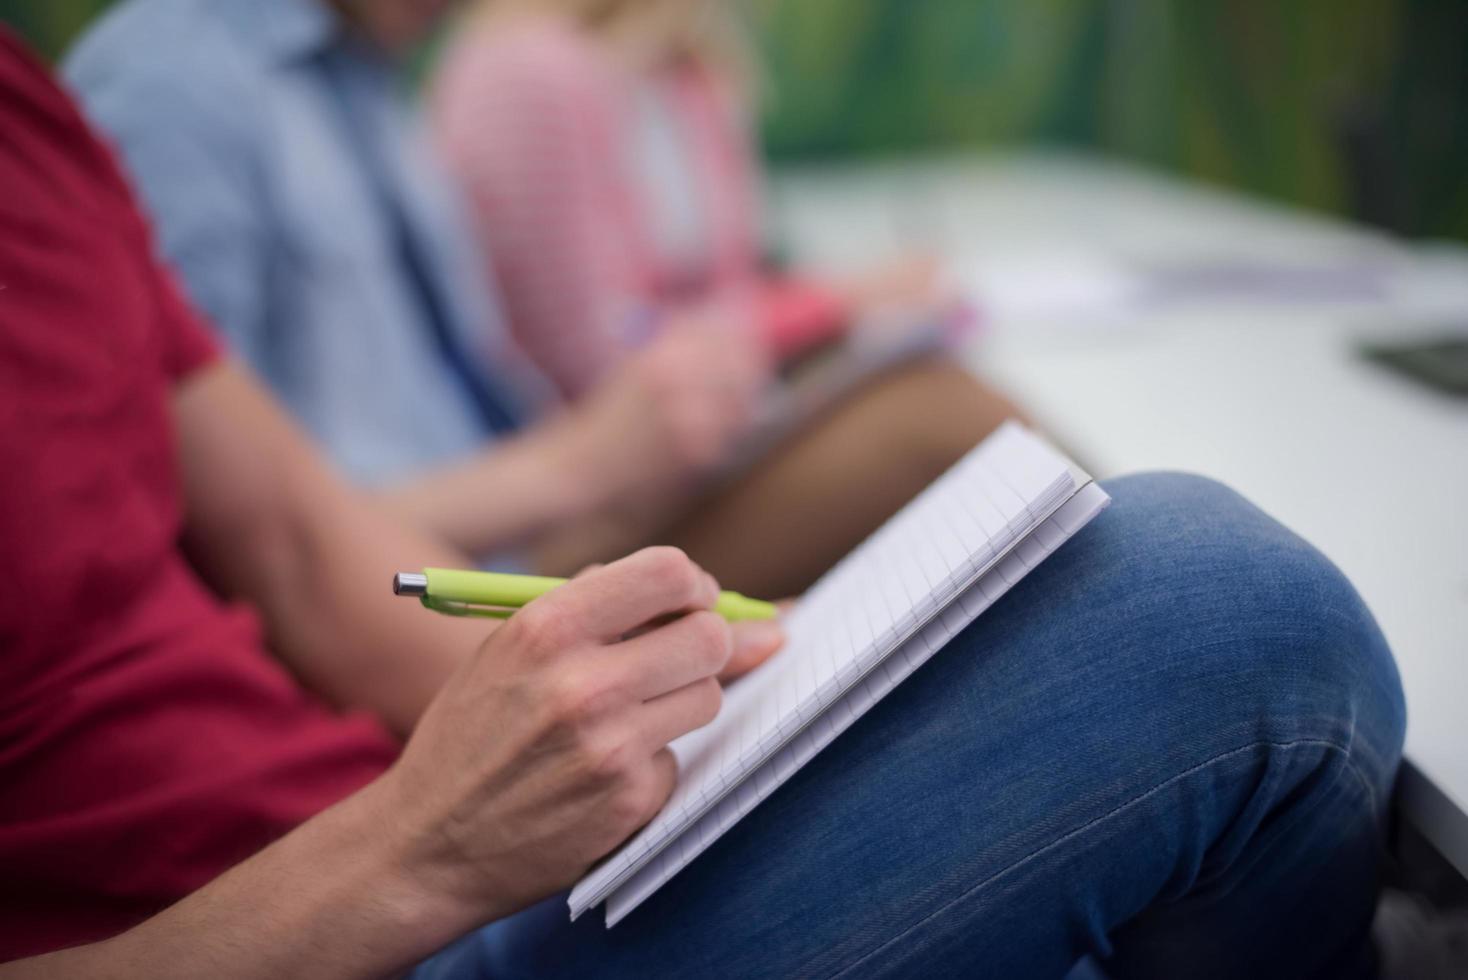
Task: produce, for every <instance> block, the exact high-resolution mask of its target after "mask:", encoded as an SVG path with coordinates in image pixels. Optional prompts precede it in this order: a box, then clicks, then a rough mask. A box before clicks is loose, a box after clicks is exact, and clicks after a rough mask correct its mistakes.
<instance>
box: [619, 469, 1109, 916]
mask: <svg viewBox="0 0 1468 980" xmlns="http://www.w3.org/2000/svg"><path fill="white" fill-rule="evenodd" d="M1110 502H1111V498H1110V497H1108V496H1107V494H1106V492H1105V491H1104V490H1102V489H1101V488H1100V487H1099V486H1097V485H1096V484H1094V483H1087V484H1086V485H1085V486H1083V487H1082V488H1081V489H1080V491H1078V492H1077V493H1076V494H1075V496H1073V497H1071V498H1070V499H1069V500H1067V501H1066V502H1065V503H1064V504H1062V505H1061V506H1060V508H1059V509H1058V510H1057V511H1056V512H1055V513H1054V514H1053V515H1051V516H1050V517H1049V518H1048V519H1047V520H1045V521H1044V522H1042V523H1041V524H1040V525H1039V526H1038V527H1036V528H1035V530H1034V531H1033V532H1032V533H1031V534H1029V535H1028V536H1026V537H1025V538H1024V540H1023V541H1021V542H1020V545H1019V547H1017V548H1015V549H1014V550H1013V551H1011V552H1010V553H1009V554H1008V555H1007V556H1006V557H1005V558H1004V559H1003V560H1002V561H1001V562H1000V563H999V564H998V565H997V566H995V567H994V568H993V569H991V570H989V571H988V572H987V573H985V574H984V575H983V577H981V578H980V579H979V580H978V581H977V582H975V583H974V584H973V585H971V586H969V587H968V589H967V590H965V591H964V592H963V594H962V595H960V596H959V597H958V598H957V599H956V600H955V601H954V602H953V603H951V604H950V605H949V606H948V608H946V609H944V610H943V612H942V613H940V614H939V615H938V616H937V617H935V618H934V619H933V620H932V621H930V622H929V623H928V625H927V626H925V627H923V629H922V630H921V632H919V633H918V634H917V635H915V636H913V637H911V638H910V639H908V640H907V642H905V643H903V644H902V646H901V647H899V648H898V649H897V650H896V652H894V653H893V654H892V655H891V656H889V657H888V658H887V659H886V660H884V661H883V662H882V666H881V669H879V670H874V671H872V672H871V673H869V674H867V676H866V677H864V678H863V679H862V680H861V682H860V683H858V684H857V685H856V686H854V687H853V688H851V689H850V690H849V691H847V693H846V694H844V695H843V696H842V697H841V698H840V699H839V700H837V701H836V703H835V704H833V705H831V707H830V708H828V709H827V710H826V711H824V712H823V713H822V714H821V716H820V717H819V718H817V719H816V720H815V722H814V723H812V724H811V725H809V726H807V727H806V728H805V729H804V730H803V731H801V733H800V734H799V735H797V736H796V737H795V738H794V739H793V740H791V741H790V742H789V743H788V744H787V745H786V746H785V747H784V748H782V749H781V750H780V751H779V752H777V753H776V754H775V755H774V756H773V757H772V758H771V759H769V760H768V761H767V762H765V763H764V764H763V765H761V766H759V768H757V769H756V770H755V771H754V773H753V775H751V776H750V777H748V778H746V779H745V780H744V781H743V782H742V783H740V784H739V787H738V789H737V790H735V791H734V792H732V793H730V794H729V795H727V796H725V797H724V798H723V799H722V800H720V801H719V803H718V805H717V806H715V807H714V808H713V809H711V810H710V811H708V812H707V813H705V814H704V815H703V816H702V817H700V818H699V819H698V821H697V822H696V823H695V824H694V825H693V826H692V827H690V828H689V829H688V830H687V831H685V832H684V833H683V834H681V835H680V836H679V838H678V840H677V841H675V842H674V843H672V844H670V845H669V846H668V847H667V848H665V849H664V850H663V851H661V852H660V853H659V854H658V855H657V857H655V858H653V859H652V861H650V862H649V863H647V864H646V865H644V866H643V867H642V868H641V869H640V870H639V871H638V872H637V873H636V874H634V875H633V876H632V878H631V879H630V880H629V881H627V882H626V884H624V885H622V886H621V887H619V888H617V889H616V890H615V891H613V892H612V893H611V895H609V896H608V897H607V912H606V915H607V918H606V922H607V927H608V928H610V927H612V926H614V925H616V924H617V923H618V922H620V921H621V920H622V919H623V918H624V917H625V916H626V915H627V914H628V913H629V912H631V911H632V910H633V909H635V908H637V906H638V905H641V904H642V902H643V901H644V900H646V899H647V898H648V897H649V896H651V895H652V894H653V893H654V892H656V891H657V890H658V889H659V888H661V887H662V886H663V885H664V884H665V883H666V882H667V881H668V880H669V879H670V878H672V877H673V876H674V875H675V874H677V873H678V872H679V871H681V870H683V868H685V867H687V866H688V864H689V862H691V861H692V860H693V859H694V858H696V857H697V856H698V855H700V854H702V853H703V852H704V851H705V850H707V849H708V848H709V846H710V845H712V844H713V843H714V841H716V840H718V839H719V838H720V837H722V836H723V835H724V832H725V831H727V830H729V829H730V828H731V827H733V826H734V825H735V824H736V823H738V822H739V821H740V819H742V818H743V817H744V816H745V815H746V814H747V813H749V811H751V810H753V809H754V808H755V807H756V806H757V805H759V804H760V803H761V802H763V801H764V800H765V798H766V797H768V796H769V795H770V794H771V793H773V792H774V791H775V790H776V789H777V788H779V786H780V785H781V784H783V783H784V782H785V781H786V780H787V779H789V778H790V777H791V776H793V775H795V773H796V772H798V771H799V770H800V768H801V767H802V766H804V765H805V764H806V763H807V762H809V761H810V760H811V759H812V758H813V757H814V756H815V754H816V753H817V752H820V751H821V750H822V749H823V748H825V747H826V746H827V745H829V744H831V742H832V741H833V740H834V739H835V738H836V736H837V735H839V734H841V733H842V732H843V731H845V730H846V729H847V728H848V727H850V725H851V724H852V723H853V722H854V721H856V719H857V718H860V717H861V716H862V715H863V714H865V713H866V711H867V709H869V708H870V707H872V705H874V704H876V703H877V702H878V701H880V700H881V699H882V698H883V697H885V696H886V695H887V694H888V693H889V692H890V691H891V690H892V689H893V688H895V687H896V686H897V685H898V684H900V683H901V682H902V681H904V680H906V679H907V677H908V676H909V675H911V674H912V672H913V671H915V670H916V669H917V668H918V667H920V666H921V665H922V664H923V663H925V662H926V661H927V660H928V659H929V658H930V657H931V656H932V655H933V654H935V653H937V652H938V651H939V650H940V649H942V648H943V647H944V646H945V645H946V644H947V643H948V641H949V640H951V639H953V637H955V636H957V635H958V633H959V632H960V631H961V630H962V629H963V628H964V627H965V626H967V625H968V624H969V623H971V622H973V621H974V619H976V618H977V617H978V616H979V614H980V613H982V612H984V610H986V609H988V608H989V607H990V606H991V605H993V604H994V602H995V601H997V600H998V598H999V597H1000V596H1002V595H1003V594H1004V593H1005V592H1008V591H1009V589H1010V587H1011V586H1013V585H1014V584H1015V583H1016V582H1018V581H1019V580H1020V579H1021V578H1022V577H1023V576H1024V575H1025V574H1026V573H1027V572H1029V571H1030V570H1031V569H1033V568H1034V567H1035V566H1036V565H1038V564H1039V563H1040V562H1042V561H1044V560H1045V559H1046V558H1048V557H1049V556H1050V555H1051V554H1052V553H1053V552H1054V551H1055V549H1057V548H1059V547H1060V546H1061V545H1062V544H1064V543H1065V542H1066V541H1068V540H1070V537H1071V536H1072V535H1073V534H1075V533H1076V532H1077V531H1079V530H1080V529H1081V528H1082V527H1084V526H1085V525H1086V524H1087V523H1089V522H1090V520H1091V518H1093V517H1095V516H1096V515H1097V514H1099V513H1100V512H1101V511H1102V510H1103V509H1105V507H1106V505H1107V504H1109V503H1110Z"/></svg>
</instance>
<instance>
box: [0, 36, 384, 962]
mask: <svg viewBox="0 0 1468 980" xmlns="http://www.w3.org/2000/svg"><path fill="white" fill-rule="evenodd" d="M152 254H153V253H152V250H151V243H150V241H149V236H148V233H147V230H146V227H145V225H144V222H143V220H142V219H141V218H140V217H139V215H138V212H137V210H136V208H135V206H134V204H133V201H132V199H131V196H130V194H129V192H128V190H127V189H126V187H125V185H124V182H123V180H122V179H121V177H120V176H119V174H118V171H117V169H116V167H115V165H114V162H113V159H112V157H111V156H110V154H109V153H108V152H107V151H106V150H105V149H104V148H103V147H102V146H101V145H100V144H99V143H98V142H97V141H96V140H95V139H94V138H93V137H92V136H91V135H90V133H89V132H88V130H87V128H86V126H85V124H84V123H83V122H82V120H81V119H80V117H79V116H78V114H77V112H76V110H75V108H74V107H73V106H72V104H71V102H70V101H69V100H68V99H67V97H66V96H65V95H64V94H63V93H62V92H61V91H60V90H59V89H58V88H57V87H56V85H55V84H54V83H53V82H52V81H51V79H50V78H49V76H48V74H47V73H46V71H45V70H44V69H43V68H42V67H40V66H39V65H38V64H37V63H36V62H35V61H34V60H33V59H32V58H31V57H30V56H29V55H28V54H27V53H26V52H25V51H24V50H23V49H22V48H21V46H20V45H19V44H18V43H17V42H16V41H15V40H14V39H13V38H12V37H11V36H9V35H7V34H6V33H5V32H4V31H3V30H0V556H3V558H4V568H3V572H0V960H6V959H12V958H15V957H19V956H23V955H27V954H32V953H37V952H41V951H45V950H50V949H56V948H59V947H62V946H67V945H73V944H76V943H79V942H83V941H88V940H93V939H98V938H101V937H105V936H108V935H111V934H114V933H117V932H119V931H121V930H123V929H125V928H127V927H128V926H130V925H132V924H134V923H136V922H138V921H139V920H141V919H143V918H146V917H147V916H148V915H150V914H152V913H153V912H156V911H157V910H158V909H160V908H162V907H163V906H165V905H167V904H169V903H170V902H173V901H175V900H177V899H178V898H180V897H182V896H183V895H186V894H188V893H189V892H191V891H193V890H195V889H197V888H198V887H199V886H201V885H203V884H204V883H205V882H207V881H209V880H210V879H211V878H213V877H215V876H216V875H218V874H219V873H220V872H221V871H224V870H225V869H226V868H228V867H229V866H230V865H232V864H235V863H237V862H239V861H240V860H241V859H243V858H245V857H248V856H249V855H250V854H251V853H253V852H255V851H257V850H258V849H259V848H261V847H262V846H263V845H265V844H267V843H268V842H270V841H271V840H272V839H274V838H276V837H279V836H280V835H281V834H283V833H285V832H286V831H288V830H289V829H290V828H291V827H293V826H295V825H296V824H298V823H300V822H301V821H303V820H305V819H306V818H308V817H310V816H311V815H312V814H314V813H317V812H319V811H320V810H322V809H323V808H325V807H327V806H329V805H330V804H331V803H333V802H334V801H336V800H338V799H340V798H342V797H343V796H345V795H347V794H349V793H351V792H352V791H353V790H355V789H357V788H358V787H360V786H362V785H363V784H365V783H367V782H369V781H370V780H371V779H373V778H374V777H375V776H376V775H377V774H379V773H380V772H382V770H383V769H384V768H385V767H386V766H387V765H388V764H390V762H391V761H392V759H393V758H394V756H395V753H396V746H395V744H394V742H393V741H392V739H391V738H390V737H389V736H388V735H387V733H386V732H385V731H384V730H383V729H382V728H381V727H380V726H379V725H378V724H377V723H376V722H375V721H373V720H371V719H369V718H367V717H365V716H360V715H359V716H339V715H334V714H333V713H331V712H330V711H329V710H328V709H327V708H326V707H325V706H324V705H323V704H322V703H320V702H318V701H317V700H315V699H314V698H312V697H311V696H309V695H307V694H306V693H304V692H303V691H302V690H301V689H300V688H299V687H298V686H297V685H296V684H295V683H294V682H293V681H292V680H291V678H290V676H289V675H288V674H287V673H286V672H285V671H284V670H283V669H282V668H281V667H280V666H278V665H277V664H276V663H275V662H274V661H272V660H271V659H270V658H269V657H268V655H267V654H266V652H265V650H264V647H263V645H262V640H261V635H260V631H259V628H258V626H257V623H256V620H255V617H254V616H253V615H252V614H251V612H250V611H249V610H247V609H244V608H241V607H238V606H230V605H227V604H225V603H222V602H221V601H220V600H219V599H218V598H217V597H216V596H215V595H214V594H212V593H211V592H210V591H209V589H208V588H207V587H206V586H205V585H204V584H203V583H202V582H201V581H200V579H199V577H198V576H197V575H196V574H195V572H194V570H193V569H192V568H191V567H190V566H189V564H188V562H187V561H186V559H185V558H184V556H183V554H182V552H181V550H180V546H179V532H180V526H181V509H182V501H181V499H180V482H179V473H178V460H177V458H176V455H175V446H174V442H173V432H172V428H171V420H170V416H169V406H170V398H171V395H172V392H173V389H174V387H175V386H176V385H177V384H178V383H179V382H180V381H181V380H182V379H184V378H185V376H187V375H189V374H191V373H194V372H198V371H203V370H207V369H208V367H209V365H210V364H211V362H213V361H214V360H215V358H216V356H217V352H216V348H215V345H214V343H213V341H212V340H211V339H210V338H209V336H208V334H207V333H206V332H205V330H204V329H203V328H202V327H201V326H200V324H199V323H198V322H197V321H196V320H195V319H194V316H193V314H192V313H191V312H190V311H189V310H188V308H187V307H186V305H185V304H184V302H183V301H182V300H181V298H180V295H179V293H178V292H177V291H176V289H175V287H174V285H173V284H172V283H171V281H170V280H169V278H168V276H167V275H166V274H165V273H164V272H162V270H161V269H160V267H159V266H158V265H157V264H156V263H155V261H154V260H153V258H152Z"/></svg>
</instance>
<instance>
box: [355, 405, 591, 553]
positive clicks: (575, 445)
mask: <svg viewBox="0 0 1468 980" xmlns="http://www.w3.org/2000/svg"><path fill="white" fill-rule="evenodd" d="M580 428H581V420H580V419H579V418H578V417H577V416H575V415H573V414H567V415H564V416H561V417H559V418H555V419H552V420H550V421H548V422H545V423H542V424H541V425H538V426H536V427H535V428H534V429H533V430H531V431H530V432H528V433H526V434H524V435H520V436H518V437H516V438H514V439H510V440H506V441H505V442H501V443H497V444H495V445H493V446H491V447H489V448H488V449H486V450H485V451H483V452H481V453H479V454H477V455H475V456H474V457H472V458H470V459H467V460H465V461H463V462H461V463H458V464H455V465H453V466H449V467H444V468H440V469H437V470H434V471H432V472H430V473H426V474H421V475H419V476H416V477H414V478H413V479H411V480H408V481H404V482H402V483H399V484H395V485H393V486H390V487H387V488H385V489H383V490H381V491H379V492H378V493H377V494H376V496H377V499H378V500H379V501H380V503H381V504H382V505H383V506H384V507H385V508H386V509H387V510H388V511H390V512H391V513H392V514H394V515H395V516H396V517H397V518H398V519H399V520H401V521H403V522H405V523H407V524H409V525H411V526H413V527H416V528H420V529H422V530H423V531H425V532H427V533H429V534H432V535H433V536H435V537H437V538H439V539H440V540H442V541H444V542H446V543H447V544H448V545H449V546H451V547H453V548H456V549H458V550H460V551H463V552H465V553H468V554H470V555H478V556H484V555H487V554H491V553H493V552H494V551H496V550H501V549H506V548H510V547H513V546H515V545H517V544H524V543H525V542H527V541H529V540H533V539H534V538H536V537H538V536H540V535H542V534H544V533H545V532H546V531H548V530H551V529H553V528H556V527H558V526H563V525H565V524H566V523H567V522H570V521H574V520H577V519H579V518H582V517H585V516H587V515H588V514H592V513H595V512H597V511H598V510H600V509H601V508H602V507H604V506H605V505H606V503H607V501H608V499H609V498H610V496H611V494H610V493H609V491H608V488H607V487H606V485H605V484H604V483H602V482H600V481H598V480H595V479H592V478H590V477H589V475H587V474H584V473H583V469H584V461H585V458H586V456H587V453H586V452H585V449H586V448H589V447H584V445H583V444H584V442H585V437H584V434H583V433H582V432H581V431H580Z"/></svg>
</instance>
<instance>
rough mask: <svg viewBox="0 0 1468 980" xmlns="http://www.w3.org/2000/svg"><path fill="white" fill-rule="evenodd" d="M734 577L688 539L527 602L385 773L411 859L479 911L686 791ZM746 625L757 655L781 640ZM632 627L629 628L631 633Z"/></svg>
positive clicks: (580, 869) (499, 905)
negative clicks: (679, 758)
mask: <svg viewBox="0 0 1468 980" xmlns="http://www.w3.org/2000/svg"><path fill="white" fill-rule="evenodd" d="M717 597H718V585H717V584H716V583H715V582H714V580H713V578H712V577H711V576H710V575H708V573H706V572H704V571H702V570H701V569H700V568H699V567H698V566H697V565H695V564H694V563H693V562H692V561H691V560H690V559H689V558H688V557H687V556H686V555H684V554H683V553H682V552H681V551H678V550H677V549H674V548H649V549H646V550H643V551H640V552H638V553H636V554H634V555H631V556H630V557H627V558H624V559H621V560H620V561H616V562H613V563H611V564H609V565H607V566H605V567H601V568H596V569H593V570H590V571H587V572H585V573H583V574H581V575H578V576H577V577H576V578H575V579H573V580H572V581H571V582H569V583H567V584H566V585H564V586H562V587H560V588H558V589H556V590H554V591H552V592H550V593H548V594H546V595H544V596H542V597H541V598H539V599H536V600H535V601H533V602H531V603H529V604H527V605H526V606H525V607H524V608H523V609H522V610H520V611H519V612H517V613H516V614H515V615H514V616H513V617H511V618H510V620H509V621H508V622H506V623H505V625H504V626H503V627H501V628H500V629H499V630H497V631H496V632H495V633H494V634H493V635H491V636H490V637H489V639H488V640H486V641H485V642H484V643H483V645H482V646H481V647H480V648H479V650H478V651H477V652H476V653H475V654H474V655H473V657H472V658H471V659H470V660H469V661H468V662H467V663H465V664H464V665H463V666H462V667H461V668H460V669H459V671H458V672H457V673H456V674H455V675H454V676H453V677H452V678H451V679H450V680H449V681H448V683H447V684H446V685H445V686H444V688H443V689H442V691H441V692H440V693H439V695H438V697H437V698H436V699H435V700H434V701H433V703H432V704H430V705H429V707H428V709H427V711H426V712H425V713H424V715H423V718H422V720H421V721H420V722H419V724H418V726H417V728H416V729H415V731H414V733H413V736H412V738H411V739H410V740H409V742H408V745H407V747H406V748H405V749H404V751H403V754H402V757H401V758H400V759H399V761H398V763H397V764H396V765H395V766H394V767H393V769H392V770H390V772H389V773H388V775H387V776H385V777H384V778H383V780H381V781H380V784H378V786H376V787H374V789H375V790H379V791H380V792H381V794H382V797H383V798H382V806H383V812H384V813H387V814H391V815H392V820H391V821H390V823H389V829H388V831H387V832H390V833H397V834H399V835H400V836H401V837H402V838H403V840H402V841H401V842H400V845H399V848H400V850H401V854H400V857H401V859H402V861H401V867H403V868H404V869H407V870H408V872H409V873H410V874H411V875H412V876H413V877H414V878H415V879H416V880H417V881H418V882H419V883H420V884H421V885H422V886H423V887H422V891H423V893H425V894H437V895H440V896H445V895H448V896H453V898H454V899H455V900H457V902H458V903H460V905H461V907H463V906H465V905H467V906H468V907H470V908H472V909H474V910H475V911H476V916H475V918H476V919H477V921H485V920H487V919H491V918H500V917H502V916H504V915H507V914H510V913H512V912H515V911H517V910H519V909H521V908H524V907H526V906H528V905H530V904H531V903H533V902H535V901H537V900H539V899H541V898H544V897H545V896H547V895H550V894H552V893H554V892H556V891H558V890H560V889H563V888H566V887H567V886H569V885H571V884H572V883H573V882H574V881H575V880H576V879H577V878H578V877H580V876H581V875H582V874H584V873H585V872H586V870H587V869H588V868H589V867H590V866H591V865H592V863H593V862H595V861H596V860H598V859H599V858H601V857H602V856H603V855H605V854H607V853H608V852H609V851H611V850H612V849H613V848H615V847H616V846H617V845H619V844H620V843H621V842H622V841H624V840H626V839H627V838H628V837H629V836H630V835H631V834H633V833H634V832H635V831H636V830H637V829H638V828H640V827H641V826H642V825H643V824H645V823H646V822H647V821H648V820H650V819H651V818H652V817H653V815H654V814H656V813H657V811H658V810H659V809H660V808H661V807H662V805H663V803H664V802H665V801H666V800H667V798H668V795H669V793H671V792H672V789H673V785H674V782H675V780H676V777H677V766H676V763H675V761H674V758H673V755H672V753H671V752H670V751H669V750H668V748H667V745H668V743H669V742H671V741H672V740H674V739H676V738H677V737H678V736H680V735H683V734H684V733H686V732H689V731H692V730H694V729H696V728H699V727H702V726H703V725H706V724H708V723H709V722H710V721H712V720H713V719H714V717H715V716H716V715H717V714H718V711H719V708H720V705H721V697H722V696H721V693H720V686H719V682H718V680H717V678H718V677H719V676H720V674H721V672H727V671H728V670H730V669H731V668H732V667H735V662H734V661H735V660H736V659H737V658H739V657H740V656H741V651H740V643H739V641H737V640H736V638H735V634H734V631H733V629H732V628H731V626H730V625H729V624H728V623H727V622H725V621H724V619H723V618H721V617H720V616H719V615H717V614H716V613H714V612H712V611H711V610H712V607H713V605H714V603H715V601H716V600H717ZM760 626H761V627H762V628H761V629H752V630H747V631H742V632H744V633H745V641H744V643H743V646H744V648H745V649H744V651H743V654H742V655H743V656H744V658H745V660H746V661H753V662H748V663H746V665H745V666H744V668H743V669H748V667H749V666H753V663H754V662H758V661H760V660H763V659H765V658H767V657H768V656H769V655H770V653H772V652H773V651H774V649H775V648H776V647H778V646H779V644H780V642H781V636H780V633H779V627H778V625H776V624H773V623H765V624H760ZM629 635H630V638H627V637H629Z"/></svg>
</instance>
